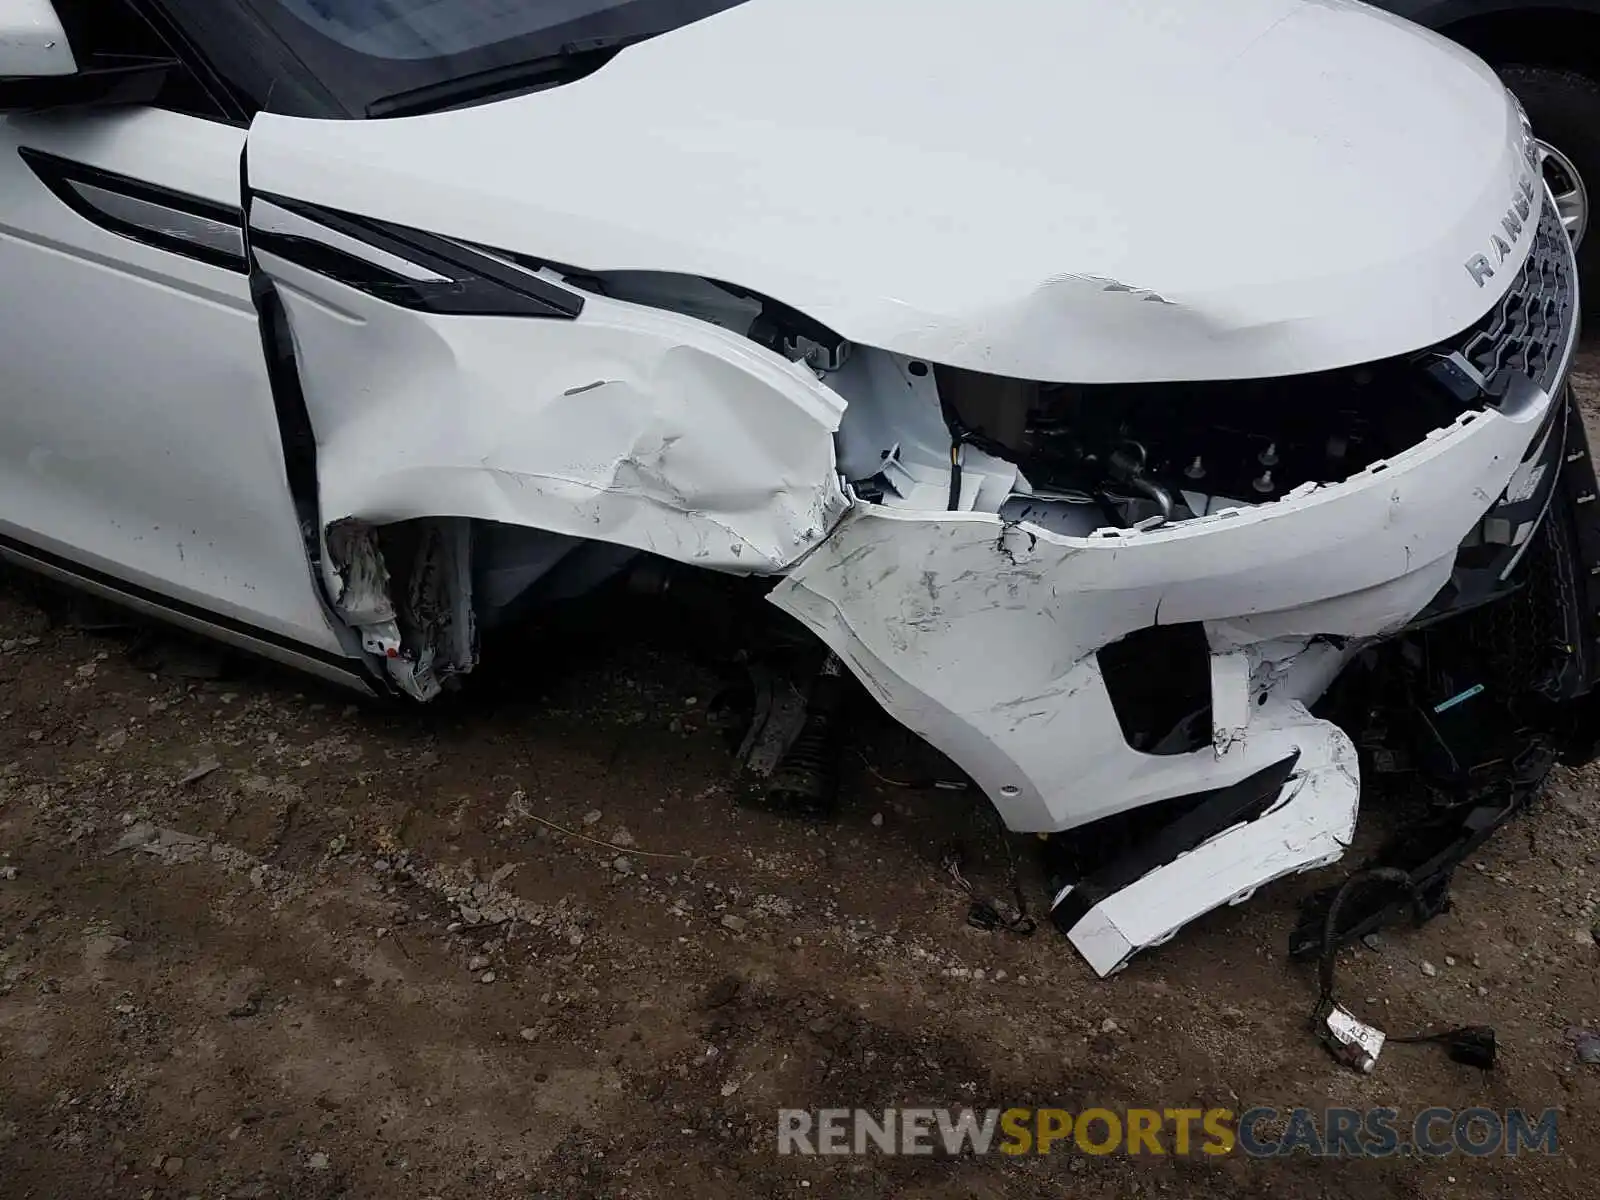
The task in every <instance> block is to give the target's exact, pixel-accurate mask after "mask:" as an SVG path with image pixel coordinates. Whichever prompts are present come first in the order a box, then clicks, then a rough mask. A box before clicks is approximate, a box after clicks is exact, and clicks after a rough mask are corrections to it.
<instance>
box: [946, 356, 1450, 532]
mask: <svg viewBox="0 0 1600 1200" xmlns="http://www.w3.org/2000/svg"><path fill="white" fill-rule="evenodd" d="M936 376H937V379H938V383H939V390H940V395H941V396H942V397H944V398H945V402H946V410H945V415H946V419H947V421H948V423H949V424H950V426H951V429H952V433H953V435H954V438H955V440H956V441H957V442H958V443H963V444H966V445H971V446H975V447H977V448H979V449H981V450H984V451H986V452H987V453H989V454H993V455H995V456H996V457H1001V458H1005V459H1008V460H1010V461H1012V462H1015V463H1017V464H1018V466H1019V467H1020V468H1021V469H1022V471H1023V473H1024V475H1025V476H1026V478H1027V480H1028V482H1029V484H1031V485H1032V490H1033V492H1034V494H1035V495H1038V496H1040V497H1050V498H1052V499H1056V500H1063V499H1071V500H1075V501H1077V502H1079V503H1090V502H1092V503H1093V504H1094V506H1095V513H1094V517H1095V518H1097V519H1098V521H1099V523H1100V524H1109V525H1115V526H1118V527H1121V528H1146V529H1149V528H1155V527H1157V526H1159V525H1160V524H1162V523H1164V522H1165V521H1175V520H1186V519H1188V518H1191V517H1197V516H1204V515H1206V514H1207V513H1209V512H1214V511H1216V510H1217V509H1219V508H1222V507H1231V506H1237V505H1241V504H1259V503H1263V502H1266V501H1271V500H1275V499H1277V498H1278V497H1280V496H1282V495H1284V494H1286V493H1288V492H1291V491H1293V490H1294V489H1296V488H1297V487H1299V486H1301V485H1302V484H1305V483H1318V484H1325V483H1338V482H1340V481H1342V480H1344V479H1348V478H1349V477H1350V476H1352V475H1354V474H1356V473H1358V472H1360V471H1364V470H1366V469H1367V468H1368V467H1370V466H1372V464H1373V463H1376V462H1379V461H1382V460H1384V459H1387V458H1389V457H1392V456H1393V455H1395V454H1397V453H1399V452H1400V451H1402V450H1404V449H1406V448H1407V447H1409V446H1412V445H1415V444H1416V443H1417V442H1419V441H1421V440H1422V439H1423V438H1424V437H1425V436H1426V435H1427V433H1428V431H1429V430H1431V429H1436V428H1439V427H1441V426H1443V425H1447V424H1449V422H1450V421H1451V420H1453V419H1454V417H1455V416H1456V415H1457V413H1459V412H1460V411H1461V407H1462V406H1461V403H1460V401H1459V400H1457V399H1456V398H1455V397H1453V396H1451V395H1450V393H1449V392H1447V391H1445V390H1444V389H1443V388H1442V387H1441V386H1439V385H1438V384H1437V383H1436V382H1435V381H1434V380H1433V379H1432V378H1431V377H1429V376H1428V375H1427V374H1425V373H1423V372H1419V371H1418V370H1417V369H1416V367H1415V365H1414V364H1413V363H1411V362H1409V361H1406V360H1399V361H1392V362H1387V363H1379V364H1375V365H1373V366H1362V367H1356V368H1350V369H1346V370H1341V371H1327V372H1323V373H1321V374H1318V375H1309V376H1302V377H1297V378H1295V379H1293V380H1243V381H1231V382H1228V383H1190V384H1135V385H1127V386H1104V385H1101V386H1075V385H1071V384H1057V385H1044V384H1019V383H1015V382H1012V381H1009V380H995V379H991V378H988V377H985V376H979V375H976V374H974V373H972V372H969V371H957V370H953V369H944V368H940V369H939V370H937V371H936Z"/></svg>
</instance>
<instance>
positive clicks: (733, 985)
mask: <svg viewBox="0 0 1600 1200" xmlns="http://www.w3.org/2000/svg"><path fill="white" fill-rule="evenodd" d="M743 986H744V985H743V984H742V983H741V982H740V980H739V978H738V977H737V976H735V975H724V976H723V977H722V978H721V979H719V980H718V981H717V982H716V983H714V984H712V985H711V990H710V991H709V992H707V993H706V1007H707V1008H721V1007H722V1006H723V1005H725V1004H732V1003H733V1002H734V1001H735V1000H736V999H738V997H739V989H740V988H741V987H743Z"/></svg>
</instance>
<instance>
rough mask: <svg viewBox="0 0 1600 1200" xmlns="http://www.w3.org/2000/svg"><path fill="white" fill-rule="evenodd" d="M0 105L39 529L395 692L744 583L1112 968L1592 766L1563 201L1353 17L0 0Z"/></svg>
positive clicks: (155, 605)
mask: <svg viewBox="0 0 1600 1200" xmlns="http://www.w3.org/2000/svg"><path fill="white" fill-rule="evenodd" d="M0 110H3V111H0V363H3V364H4V365H3V373H0V554H3V555H4V556H5V557H6V558H7V559H9V560H11V561H13V562H15V563H19V564H23V565H25V566H28V567H31V568H34V569H37V570H39V571H42V572H45V573H47V574H49V575H52V576H56V577H58V578H61V579H65V580H68V581H72V582H74V583H77V584H80V585H82V586H86V587H89V588H92V589H94V590H96V591H98V592H100V593H102V594H104V595H106V596H109V597H113V598H116V599H118V600H121V601H124V602H126V603H129V604H132V605H134V606H136V607H138V608H140V609H143V610H145V611H147V612H151V613H154V614H157V615H161V616H164V617H167V618H170V619H172V620H175V621H178V622H181V623H183V624H186V625H188V626H191V627H194V628H198V629H201V630H204V631H207V632H209V633H212V634H214V635H216V636H218V637H221V638H225V639H229V640H231V641H233V642H235V643H237V644H241V645H244V646H248V647H251V648H253V649H256V650H258V651H260V652H261V653H264V654H267V655H271V656H272V657H275V658H277V659H280V660H282V661H286V662H290V663H293V664H296V665H299V666H302V667H305V668H307V669H310V670H313V671H316V672H318V673H320V674H322V675H324V676H328V677H333V678H337V679H340V680H343V681H345V682H354V683H356V684H357V685H359V686H362V687H367V688H372V689H382V690H394V691H397V692H401V693H406V694H409V695H410V696H412V697H415V698H416V699H418V700H423V701H426V700H429V699H431V698H432V697H433V696H435V695H436V694H437V693H438V692H439V691H440V690H441V688H444V687H446V686H452V685H453V684H454V683H456V682H458V681H460V680H461V679H462V678H463V677H464V676H467V675H468V674H469V673H470V672H471V671H472V670H473V668H474V666H475V665H476V662H477V656H478V644H479V642H478V634H479V630H480V629H482V628H486V627H489V626H492V625H495V624H505V623H507V622H509V621H514V620H516V619H518V618H519V616H520V615H521V614H525V613H527V612H528V611H530V610H531V609H535V608H537V607H538V606H539V605H540V604H541V603H543V602H545V601H546V600H547V599H549V598H551V597H555V596H570V595H573V594H577V593H582V592H584V591H585V590H587V589H591V588H595V587H599V586H601V585H602V584H605V583H606V582H607V581H608V580H612V579H615V578H616V577H617V576H618V575H619V574H620V573H622V572H624V571H626V570H629V569H632V568H635V567H637V565H638V564H639V563H640V562H648V563H654V564H660V563H669V564H675V565H677V566H680V567H682V568H684V569H691V570H698V571H702V572H707V573H713V574H718V575H721V576H724V577H727V576H744V577H759V578H762V579H766V580H769V581H770V582H771V586H770V590H769V591H768V592H767V596H766V598H767V599H768V600H770V601H771V603H772V604H774V605H776V606H777V607H778V608H779V609H782V610H783V611H784V612H786V613H788V614H790V616H792V617H793V618H795V619H796V620H798V622H800V623H801V624H802V625H803V626H805V627H806V628H807V629H809V630H810V631H811V633H813V634H814V635H815V637H816V639H818V641H819V642H820V646H819V655H821V654H824V653H825V654H826V655H827V657H826V660H825V662H824V663H823V665H822V667H821V673H822V676H823V678H833V677H836V675H837V673H838V672H842V671H847V672H848V674H849V675H853V676H854V678H855V679H856V680H859V682H860V684H861V685H863V687H864V688H865V690H866V691H867V692H869V693H870V694H871V695H872V696H873V697H875V698H876V700H877V701H878V702H879V703H880V704H881V705H882V706H883V707H884V708H885V709H886V710H887V711H888V712H889V713H890V714H892V715H893V716H894V717H895V718H897V719H898V720H899V721H901V722H902V723H904V724H905V725H906V726H907V727H909V728H910V729H911V730H913V731H914V732H915V733H916V734H918V735H920V736H921V737H922V738H924V739H926V740H927V741H928V742H929V743H931V744H932V745H933V746H934V747H936V748H938V749H939V750H941V751H943V752H944V753H945V754H946V755H948V757H949V758H950V759H951V760H953V761H954V762H955V763H956V764H958V765H959V767H960V768H961V769H962V770H963V771H964V772H966V774H967V775H969V776H970V778H971V779H972V780H974V781H975V782H976V783H977V784H978V785H979V786H980V787H981V788H982V790H983V791H984V792H985V793H986V794H987V796H988V797H989V799H990V800H991V801H992V802H993V803H994V805H995V806H996V808H997V809H998V810H999V812H1000V814H1001V816H1002V817H1003V818H1004V820H1005V823H1006V824H1007V825H1008V826H1009V827H1010V828H1012V829H1014V830H1019V831H1032V832H1037V833H1042V834H1056V835H1072V834H1078V835H1082V834H1085V832H1086V831H1093V833H1094V836H1092V837H1080V839H1079V841H1078V842H1077V843H1076V845H1077V846H1078V850H1076V851H1075V852H1074V854H1075V857H1074V860H1073V861H1074V862H1075V863H1076V867H1075V868H1074V869H1072V870H1070V871H1067V872H1066V873H1065V874H1063V875H1062V877H1061V879H1060V882H1059V884H1058V886H1056V887H1055V888H1054V889H1053V891H1052V895H1051V896H1050V897H1049V899H1050V902H1051V904H1052V906H1053V911H1054V915H1055V917H1056V920H1057V923H1058V924H1059V925H1061V926H1062V927H1063V928H1065V929H1066V930H1067V931H1068V933H1069V935H1070V936H1071V938H1072V940H1073V942H1074V944H1075V945H1076V946H1077V947H1078V948H1079V950H1080V951H1082V953H1083V954H1084V955H1085V956H1086V957H1087V958H1088V960H1089V961H1090V963H1091V964H1092V965H1093V966H1094V967H1095V968H1096V969H1097V970H1099V971H1101V972H1102V973H1104V972H1108V971H1110V970H1113V969H1115V968H1116V967H1118V966H1120V965H1121V964H1122V963H1123V962H1124V961H1126V959H1127V958H1128V957H1129V956H1130V955H1131V954H1132V953H1133V952H1135V951H1136V950H1138V949H1140V948H1142V947H1146V946H1150V945H1154V944H1156V943H1159V942H1160V941H1162V940H1164V939H1165V938H1166V937H1168V936H1170V935H1171V934H1172V933H1173V932H1174V931H1175V930H1176V929H1177V928H1179V927H1180V926H1181V925H1182V924H1184V923H1185V922H1186V921H1188V920H1191V919H1192V918H1194V917H1195V916H1198V915H1199V914H1201V913H1203V912H1206V911H1208V910H1210V909H1212V908H1215V907H1217V906H1219V905H1222V904H1226V903H1229V902H1232V901H1236V900H1238V899H1241V898H1243V897H1245V896H1248V895H1249V894H1250V893H1251V892H1253V891H1254V889H1256V888H1257V887H1259V886H1260V885H1261V884H1263V883H1266V882H1268V881H1269V880H1272V879H1274V878H1277V877H1279V876H1282V875H1285V874H1288V873H1291V872H1295V871H1301V870H1304V869H1306V868H1308V867H1312V866H1316V865H1319V864H1323V863H1327V862H1330V861H1332V860H1333V859H1335V858H1337V857H1339V855H1340V854H1341V853H1342V852H1343V851H1344V849H1345V848H1346V846H1347V845H1348V844H1349V842H1350V839H1351V835H1352V831H1353V829H1354V825H1355V821H1356V813H1357V808H1358V804H1359V800H1360V796H1361V792H1362V788H1363V775H1364V774H1369V775H1370V774H1371V773H1373V772H1378V773H1389V774H1396V775H1408V776H1409V777H1413V778H1416V779H1419V780H1422V781H1424V782H1425V784H1426V787H1427V789H1428V791H1429V795H1430V796H1431V797H1432V800H1431V803H1432V808H1433V811H1434V813H1435V820H1434V824H1433V826H1432V827H1431V828H1432V829H1433V832H1432V833H1430V834H1429V835H1428V836H1427V837H1420V835H1419V837H1420V840H1419V837H1413V838H1412V839H1411V840H1410V841H1409V842H1407V843H1406V844H1405V846H1403V847H1402V848H1401V851H1400V853H1401V856H1402V857H1404V856H1405V855H1407V854H1409V855H1410V856H1411V857H1412V858H1413V859H1415V861H1414V862H1410V863H1409V864H1408V865H1407V868H1406V869H1408V870H1414V871H1415V873H1416V878H1417V881H1418V886H1419V888H1421V889H1423V890H1426V889H1427V888H1428V887H1433V886H1434V885H1436V884H1439V881H1440V880H1441V879H1443V878H1445V877H1447V874H1448V866H1449V865H1450V864H1451V863H1453V861H1455V860H1456V859H1458V858H1459V856H1460V853H1463V852H1464V848H1466V847H1468V846H1470V844H1472V843H1473V839H1474V838H1477V837H1480V836H1482V835H1483V834H1485V833H1486V831H1487V829H1489V828H1492V827H1493V825H1494V824H1497V823H1498V822H1499V821H1500V820H1503V819H1504V818H1505V817H1506V816H1508V815H1510V813H1511V812H1513V811H1514V810H1515V808H1516V807H1517V806H1518V805H1519V804H1520V803H1522V802H1523V801H1524V799H1525V797H1526V794H1527V793H1528V790H1529V789H1530V788H1534V787H1536V786H1537V784H1538V781H1539V780H1540V779H1541V778H1542V775H1543V771H1544V769H1546V768H1547V767H1548V765H1549V763H1550V761H1552V760H1553V758H1554V757H1555V756H1556V755H1558V754H1562V753H1565V754H1568V755H1579V756H1582V755H1585V754H1587V752H1588V750H1587V747H1586V745H1585V743H1584V739H1583V738H1582V737H1578V736H1574V733H1575V731H1580V730H1581V727H1582V725H1583V724H1584V722H1583V721H1581V720H1579V719H1578V718H1579V716H1580V715H1582V714H1586V713H1587V709H1586V708H1585V706H1584V705H1583V703H1582V699H1583V698H1584V697H1586V696H1587V694H1588V692H1589V690H1590V686H1591V683H1592V682H1593V679H1594V677H1595V674H1596V669H1597V660H1596V642H1595V634H1596V612H1597V593H1596V591H1595V583H1596V577H1595V572H1596V570H1597V569H1600V531H1597V529H1596V526H1595V518H1594V516H1593V510H1594V509H1595V508H1596V507H1597V506H1595V505H1594V504H1593V503H1592V502H1593V501H1594V499H1595V476H1594V471H1593V469H1592V467H1591V465H1590V462H1589V458H1588V452H1587V446H1586V442H1585V439H1584V434H1583V429H1582V426H1581V424H1580V423H1579V421H1578V419H1577V416H1576V413H1575V411H1574V408H1573V405H1572V402H1571V400H1570V399H1569V393H1568V388H1567V383H1566V376H1567V372H1568V369H1569V364H1570V362H1571V359H1572V355H1573V351H1574V347H1575V343H1576V339H1577V319H1578V317H1577V314H1578V304H1577V295H1576V288H1577V284H1576V278H1575V272H1574V266H1573V256H1572V251H1571V247H1570V245H1569V244H1568V241H1567V238H1566V236H1565V235H1564V233H1563V231H1562V228H1561V225H1560V222H1559V218H1558V217H1557V215H1556V214H1555V212H1554V210H1553V206H1552V205H1551V204H1550V202H1549V198H1548V196H1547V194H1546V192H1545V190H1544V186H1543V184H1542V183H1541V182H1540V176H1539V170H1538V162H1537V159H1536V156H1535V152H1534V143H1533V140H1532V135H1531V133H1530V130H1529V128H1528V126H1527V122H1526V120H1525V118H1524V117H1523V115H1522V113H1521V110H1520V109H1519V107H1518V106H1517V104H1516V102H1515V101H1514V100H1513V99H1512V98H1511V96H1510V95H1509V94H1508V93H1507V91H1506V90H1505V88H1504V87H1503V86H1502V85H1501V83H1500V82H1499V81H1498V80H1497V79H1496V77H1495V76H1494V74H1493V72H1492V71H1490V70H1489V69H1488V68H1487V67H1486V66H1484V65H1483V64H1482V63H1480V62H1479V61H1477V60H1476V59H1475V58H1473V57H1472V56H1470V55H1469V54H1467V53H1466V52H1465V51H1463V50H1461V49H1459V48H1457V47H1455V46H1453V45H1452V44H1450V43H1448V42H1446V41H1444V40H1443V39H1441V38H1439V37H1437V36H1435V35H1433V34H1430V33H1427V32H1425V31H1423V30H1421V29H1420V28H1418V27H1415V26H1412V25H1410V24H1408V23H1406V22H1403V21H1400V20H1398V19H1395V18H1392V17H1389V16H1386V15H1384V14H1381V13H1379V12H1377V11H1375V10H1373V9H1370V8H1367V7H1366V6H1364V5H1362V4H1358V3H1353V2H1349V0H1316V2H1314V3H1311V2H1303V0H1221V2H1218V3H1208V4H1194V3H1178V2H1175V0H1126V2H1124V3H1117V4H1106V3H1100V2H1097V0H989V2H988V3H985V4H982V5H977V6H972V5H957V4H944V5H940V4H927V3H920V2H913V0H743V2H740V0H457V2H455V3H442V2H440V0H93V2H91V0H0ZM824 647H825V648H826V649H825V650H824V649H823V648H824ZM1441 822H1442V824H1441ZM1429 838H1431V839H1432V840H1431V841H1430V840H1428V839H1429ZM1071 841H1072V839H1071V837H1070V836H1069V837H1068V838H1066V839H1064V844H1066V843H1071ZM1084 847H1089V849H1084ZM1419 847H1422V849H1419ZM1435 896H1436V897H1437V892H1435ZM1367 917H1368V918H1370V919H1373V920H1375V919H1377V915H1376V914H1375V913H1369V914H1367ZM1355 927H1356V925H1355V924H1352V926H1351V929H1354V928H1355Z"/></svg>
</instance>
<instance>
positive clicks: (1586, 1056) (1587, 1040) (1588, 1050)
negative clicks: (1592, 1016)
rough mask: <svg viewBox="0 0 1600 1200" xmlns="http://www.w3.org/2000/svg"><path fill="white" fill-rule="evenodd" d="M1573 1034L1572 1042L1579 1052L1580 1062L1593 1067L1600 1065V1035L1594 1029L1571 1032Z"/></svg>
mask: <svg viewBox="0 0 1600 1200" xmlns="http://www.w3.org/2000/svg"><path fill="white" fill-rule="evenodd" d="M1568 1032H1569V1033H1573V1034H1574V1036H1573V1038H1572V1041H1573V1043H1574V1045H1575V1046H1576V1047H1577V1050H1578V1061H1579V1062H1581V1063H1589V1064H1590V1065H1593V1064H1595V1063H1600V1033H1595V1032H1594V1030H1592V1029H1579V1030H1576V1031H1572V1030H1569V1031H1568Z"/></svg>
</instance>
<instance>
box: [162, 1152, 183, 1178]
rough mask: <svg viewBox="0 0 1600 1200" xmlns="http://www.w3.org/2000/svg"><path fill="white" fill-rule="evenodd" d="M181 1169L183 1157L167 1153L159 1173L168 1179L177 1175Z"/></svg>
mask: <svg viewBox="0 0 1600 1200" xmlns="http://www.w3.org/2000/svg"><path fill="white" fill-rule="evenodd" d="M181 1170H183V1159H181V1158H179V1157H178V1156H177V1155H175V1154H169V1155H167V1159H166V1161H165V1162H163V1163H162V1164H161V1173H162V1174H163V1175H165V1176H166V1177H167V1178H168V1179H171V1178H172V1177H173V1176H175V1175H177V1174H178V1172H179V1171H181Z"/></svg>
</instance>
